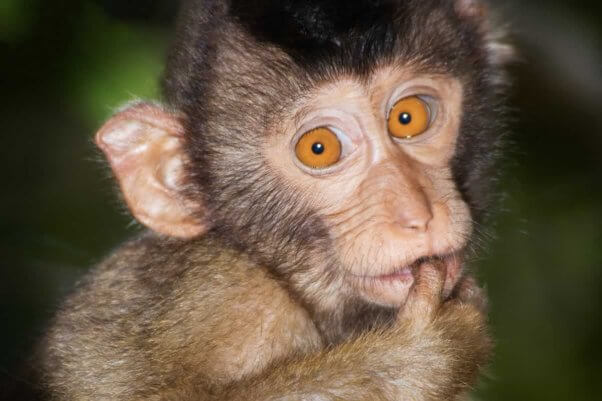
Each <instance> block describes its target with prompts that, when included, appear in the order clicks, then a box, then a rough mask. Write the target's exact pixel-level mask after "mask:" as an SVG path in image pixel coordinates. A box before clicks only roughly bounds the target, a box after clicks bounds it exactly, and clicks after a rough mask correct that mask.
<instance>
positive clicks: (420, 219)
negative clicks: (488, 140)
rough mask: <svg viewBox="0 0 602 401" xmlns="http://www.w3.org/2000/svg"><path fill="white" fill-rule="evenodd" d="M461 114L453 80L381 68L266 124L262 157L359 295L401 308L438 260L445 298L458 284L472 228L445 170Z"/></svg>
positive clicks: (327, 89) (329, 86) (328, 87)
mask: <svg viewBox="0 0 602 401" xmlns="http://www.w3.org/2000/svg"><path fill="white" fill-rule="evenodd" d="M461 114H462V86H461V84H460V82H459V81H458V80H456V79H453V78H449V77H444V76H425V75H421V74H414V73H412V72H411V70H410V69H401V68H393V67H388V68H383V69H381V70H379V71H378V72H377V73H375V74H374V75H373V76H372V77H371V78H370V79H369V80H363V81H359V80H354V79H353V78H347V79H340V80H337V81H336V82H332V83H325V84H323V85H321V86H320V87H318V88H317V89H316V90H314V91H312V92H311V93H310V94H308V95H307V96H305V97H304V98H303V100H301V101H300V102H298V103H297V104H296V105H295V107H293V108H292V109H291V111H290V115H289V116H287V117H285V118H282V119H281V121H284V122H285V124H282V125H279V124H278V121H276V122H275V125H274V126H273V127H272V129H273V130H274V131H275V133H274V134H273V135H270V136H269V137H268V140H267V143H266V146H264V147H263V150H264V152H265V158H266V159H267V160H268V162H269V164H270V165H271V166H273V168H274V169H275V170H276V171H277V173H278V174H279V175H281V176H282V177H284V180H285V181H286V182H287V183H289V184H290V186H291V188H292V189H291V190H294V191H298V192H299V193H302V194H304V197H306V200H307V205H308V206H309V207H310V208H311V209H312V210H315V211H317V216H318V217H319V219H320V220H321V222H322V224H323V225H324V226H325V227H326V228H327V231H328V233H329V236H330V238H329V239H330V241H331V243H332V249H334V252H331V254H332V255H333V256H334V258H335V259H336V261H337V262H338V263H336V264H337V265H338V268H339V269H341V270H342V271H341V273H342V274H343V281H344V285H346V286H350V287H352V288H353V290H354V291H356V292H357V293H358V294H359V295H360V296H361V297H362V298H365V299H367V300H369V301H371V302H375V303H378V304H382V305H388V306H400V305H402V304H403V303H404V302H405V299H406V296H407V294H408V290H409V288H410V286H411V285H412V282H413V270H414V268H415V267H416V266H417V264H419V263H420V262H421V261H424V260H425V259H429V258H442V259H443V260H444V261H445V263H446V265H447V283H446V290H447V291H451V289H452V288H453V286H454V284H455V282H456V281H457V279H458V278H459V269H460V266H461V262H460V260H461V254H462V250H463V248H464V247H465V245H466V241H467V239H468V238H469V236H470V233H471V229H472V227H471V217H470V211H469V208H468V206H467V205H466V203H465V202H464V201H463V200H462V198H461V196H460V194H459V192H458V189H457V187H456V183H455V181H454V179H453V175H452V168H451V161H452V158H453V156H454V152H455V148H456V142H457V138H458V134H459V128H460V120H461ZM293 188H294V189H293Z"/></svg>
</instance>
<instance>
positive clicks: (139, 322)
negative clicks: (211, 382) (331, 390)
mask: <svg viewBox="0 0 602 401" xmlns="http://www.w3.org/2000/svg"><path fill="white" fill-rule="evenodd" d="M241 333H245V334H244V335H241ZM66 337H68V338H69V339H70V341H69V342H65V341H63V340H62V339H64V338H66ZM48 343H49V344H61V347H60V348H52V347H51V348H50V352H49V355H48V358H47V360H46V364H47V365H51V366H54V367H55V368H54V369H50V370H49V369H47V371H52V372H53V374H55V375H63V376H65V377H69V376H70V375H72V374H73V373H74V372H72V371H69V369H72V368H75V369H74V371H76V370H77V366H80V367H81V368H84V367H88V369H89V368H90V367H91V368H92V369H96V370H97V372H95V374H96V375H103V376H110V375H111V374H115V375H126V376H132V375H136V374H137V373H136V372H145V374H147V375H148V374H149V372H148V367H149V366H155V367H156V369H157V375H159V373H158V372H161V371H165V366H166V365H171V366H172V367H173V361H174V360H177V361H178V364H177V366H178V368H174V369H173V372H172V374H173V375H174V378H176V377H177V378H178V379H180V380H181V379H182V377H183V376H186V375H192V376H201V375H202V376H206V377H212V378H220V377H223V378H228V380H235V379H237V378H241V377H243V376H245V375H247V374H253V373H256V372H259V371H261V370H262V369H264V368H265V367H266V366H267V365H268V364H270V363H272V362H273V361H274V360H275V359H281V358H286V357H288V356H290V355H291V354H295V353H305V352H309V351H312V350H316V349H318V348H320V347H321V339H320V336H319V335H318V332H317V330H316V328H315V326H314V324H313V322H312V321H311V319H310V317H309V316H308V314H307V312H306V311H305V309H303V308H302V307H301V306H299V305H298V304H297V303H296V302H295V301H294V300H293V298H292V297H291V296H290V294H289V293H288V292H287V290H286V289H284V288H283V287H282V286H280V285H279V284H278V282H276V281H275V280H274V279H273V278H271V277H270V275H269V273H268V272H267V271H266V270H265V269H263V268H261V267H260V266H258V265H256V264H254V263H253V262H251V260H249V259H248V258H247V257H245V255H244V254H243V253H241V252H239V251H236V250H234V249H232V248H230V247H228V246H226V245H224V244H223V243H222V242H220V241H218V240H216V239H215V238H212V237H211V236H207V237H204V238H201V239H197V240H194V241H178V240H173V239H164V238H160V237H157V236H154V235H143V236H141V237H139V238H136V239H134V240H132V241H129V242H127V243H125V244H124V245H123V246H122V247H120V248H119V249H117V250H116V251H115V252H114V253H113V254H112V255H110V256H109V257H108V258H107V259H106V260H105V261H103V262H102V263H101V264H99V265H98V266H97V267H96V268H95V269H93V270H92V271H91V272H90V273H89V274H88V275H87V276H86V277H85V278H84V279H83V280H82V283H80V285H79V286H78V289H77V291H76V292H75V293H74V294H73V295H72V296H71V297H69V298H68V299H67V301H66V302H65V304H64V307H63V308H62V309H61V311H60V312H59V314H58V316H57V318H56V319H55V322H54V324H53V326H52V327H51V329H50V330H49V332H48ZM110 361H120V363H123V364H124V365H123V366H124V369H123V371H122V369H120V370H119V371H118V372H116V371H115V370H114V369H113V368H112V364H109V363H108V362H110ZM201 372H202V373H201ZM130 379H131V380H132V381H133V382H136V381H140V380H142V379H143V378H142V377H135V376H132V377H130ZM144 380H146V381H148V378H144ZM59 381H60V378H59ZM79 385H80V386H84V387H88V386H95V385H96V384H94V383H80V384H79Z"/></svg>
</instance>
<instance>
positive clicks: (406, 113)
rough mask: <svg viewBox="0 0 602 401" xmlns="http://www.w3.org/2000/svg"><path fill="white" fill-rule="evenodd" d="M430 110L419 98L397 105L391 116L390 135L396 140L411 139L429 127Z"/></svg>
mask: <svg viewBox="0 0 602 401" xmlns="http://www.w3.org/2000/svg"><path fill="white" fill-rule="evenodd" d="M429 119H430V115H429V109H428V107H427V105H426V104H425V103H424V102H423V101H422V100H420V98H418V97H417V96H411V97H406V98H405V99H401V100H400V101H399V102H397V103H395V106H393V108H392V109H391V113H390V114H389V121H388V125H389V133H390V134H391V135H393V136H394V137H396V138H402V139H410V138H413V137H415V136H418V135H420V134H422V133H424V131H426V130H427V128H428V127H429Z"/></svg>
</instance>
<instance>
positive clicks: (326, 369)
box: [217, 265, 491, 401]
mask: <svg viewBox="0 0 602 401" xmlns="http://www.w3.org/2000/svg"><path fill="white" fill-rule="evenodd" d="M444 270H445V269H444V268H442V267H439V266H435V265H423V266H422V267H421V268H420V270H419V271H418V273H417V274H416V284H415V285H414V287H413V288H412V290H411V293H410V295H409V297H408V300H407V303H406V305H405V307H404V308H403V310H402V311H401V313H400V316H399V320H398V322H397V325H396V326H395V327H394V328H393V329H388V330H380V331H373V332H369V333H367V334H364V335H362V336H360V337H359V338H356V339H354V340H352V341H350V342H347V343H344V344H341V345H339V346H337V347H334V348H331V349H327V350H324V351H322V352H320V353H318V354H316V355H312V356H307V357H298V358H292V359H291V360H289V361H281V362H279V363H276V364H274V365H273V366H272V367H271V368H269V369H268V370H266V373H265V374H264V375H260V376H259V377H256V378H251V379H249V380H246V381H244V382H241V383H238V384H234V385H233V386H232V387H231V388H230V389H229V390H227V391H226V392H225V393H222V394H220V395H219V396H218V397H217V399H220V400H222V399H223V400H226V399H228V400H239V399H240V400H249V399H252V400H358V401H359V400H421V401H426V400H432V401H435V400H437V401H441V400H455V399H457V398H458V397H459V396H460V395H462V394H464V393H465V392H466V391H468V390H470V388H471V387H472V386H474V384H475V382H476V380H477V377H478V374H479V371H480V369H481V368H482V367H483V366H484V365H485V364H486V362H487V359H488V357H489V355H490V351H491V340H490V338H489V336H488V333H487V328H486V317H485V313H484V310H483V309H484V297H483V295H482V293H481V291H480V290H479V288H478V287H477V286H476V285H475V283H474V280H472V279H470V278H469V279H466V280H464V282H463V283H461V284H460V285H459V287H458V289H457V291H456V293H455V294H454V297H453V298H452V299H450V300H447V301H444V300H443V299H442V288H443V282H444V277H445V271H444Z"/></svg>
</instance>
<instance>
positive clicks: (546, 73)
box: [0, 0, 602, 400]
mask: <svg viewBox="0 0 602 401" xmlns="http://www.w3.org/2000/svg"><path fill="white" fill-rule="evenodd" d="M175 6H176V2H174V1H168V0H164V1H152V0H146V1H144V0H138V1H127V2H125V1H117V0H113V1H109V0H105V1H82V0H79V1H76V0H61V1H56V2H44V1H41V0H2V1H1V2H0V54H2V62H1V63H0V88H1V89H2V91H1V92H0V93H2V97H1V99H0V104H1V108H0V121H2V139H3V141H2V142H3V150H2V157H1V159H0V163H1V167H2V177H3V180H2V182H3V187H4V189H3V191H2V196H1V197H0V202H1V208H0V253H1V254H2V256H3V258H2V262H1V265H0V274H1V275H0V322H2V330H0V346H1V347H2V348H1V349H2V351H1V352H0V383H1V382H2V376H4V377H5V378H7V379H9V380H8V381H12V382H17V383H18V382H19V381H20V380H21V379H22V377H21V376H20V373H19V372H20V371H19V370H18V367H19V365H20V364H21V363H23V361H24V360H25V359H26V357H27V355H29V353H30V351H31V346H32V344H33V343H34V342H35V340H36V338H37V337H38V336H39V334H40V333H41V332H42V331H43V328H44V326H45V324H47V321H48V319H49V318H50V317H51V316H52V313H53V311H54V310H56V307H57V305H58V303H59V302H60V299H61V298H62V297H64V295H65V294H66V293H67V292H68V291H69V289H70V288H72V286H73V283H74V282H75V281H76V280H77V278H78V277H80V276H81V275H82V274H83V272H85V271H86V270H87V269H88V268H89V266H90V265H91V264H93V263H95V262H96V261H98V260H99V259H100V258H101V257H102V256H103V255H104V254H106V253H107V252H108V251H110V249H111V247H113V246H115V245H117V244H118V243H119V242H120V241H122V240H123V239H124V238H126V237H128V236H131V235H133V233H134V232H135V231H136V228H132V227H134V226H133V225H132V224H130V223H131V218H130V217H129V216H128V215H127V214H126V213H118V211H119V210H120V208H121V206H120V203H119V202H118V199H117V197H116V196H115V195H114V191H113V184H112V182H111V180H110V179H109V174H108V171H107V170H106V169H105V167H104V166H103V165H102V164H101V163H100V162H99V159H100V158H99V157H98V155H97V153H96V151H95V150H94V147H93V146H92V143H91V137H92V134H93V132H94V131H95V129H97V128H98V126H99V125H100V124H101V123H102V121H103V120H104V119H106V118H107V117H108V116H109V115H110V114H111V112H112V110H114V108H115V107H118V106H119V105H121V104H123V103H124V102H127V101H130V100H132V99H135V98H138V97H141V98H158V97H159V94H158V85H157V82H158V78H159V76H160V74H161V70H162V68H163V67H162V66H163V62H164V56H165V50H166V46H167V44H168V43H169V33H170V32H171V31H170V22H171V21H172V17H173V15H174V13H175ZM506 8H507V11H508V14H509V15H510V16H511V19H512V20H513V21H515V25H516V26H515V28H516V31H517V32H518V35H517V42H518V44H519V48H520V53H521V57H522V61H521V62H520V63H518V64H517V65H516V66H515V67H514V68H513V76H514V77H515V79H516V85H515V90H514V94H513V99H512V105H513V107H515V108H516V109H517V113H516V116H517V121H516V123H515V124H514V129H513V131H514V134H513V136H512V142H513V144H512V146H511V151H510V155H509V157H508V163H507V166H506V175H505V177H506V178H505V179H504V182H503V183H502V187H503V188H504V191H505V194H506V201H505V203H504V207H505V210H504V212H502V213H501V215H500V216H499V219H498V220H499V221H498V230H497V234H498V235H497V238H496V239H494V240H493V241H491V245H490V246H489V247H488V249H485V250H484V251H483V256H482V259H480V260H478V261H477V265H478V271H479V272H480V273H479V274H480V275H481V278H482V280H483V282H485V283H487V286H488V290H489V293H490V297H491V305H492V312H491V319H492V324H493V327H494V330H495V333H496V338H497V340H498V347H497V354H496V359H495V363H494V364H493V366H492V367H491V370H490V378H489V379H487V380H485V381H484V383H483V385H482V388H481V390H480V392H479V394H478V396H479V399H484V400H508V399H521V400H566V399H579V400H581V399H583V400H586V399H592V398H596V396H597V393H598V389H597V387H598V380H599V379H600V377H602V362H601V361H602V350H601V349H600V347H599V346H598V345H599V342H600V340H602V327H601V322H600V312H601V306H602V294H601V292H600V286H601V285H602V224H601V222H602V186H601V184H602V180H601V178H602V163H601V162H602V116H601V114H602V113H601V109H600V107H601V105H602V84H601V82H602V63H601V60H602V55H601V52H600V49H601V48H602V40H601V38H602V22H601V21H602V18H600V9H601V6H600V5H599V3H598V2H594V1H571V2H570V3H569V2H568V1H564V0H556V1H548V2H546V5H545V7H544V6H542V5H541V3H538V2H520V3H519V2H515V3H506ZM550 21H553V22H554V23H553V24H552V23H551V22H550ZM548 30H549V31H548ZM567 54H569V55H571V57H570V58H568V59H567V58H566V57H564V55H567ZM567 66H568V67H567ZM0 389H1V387H0ZM1 395H2V393H1V392H0V397H1Z"/></svg>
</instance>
